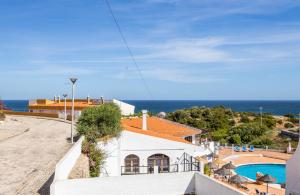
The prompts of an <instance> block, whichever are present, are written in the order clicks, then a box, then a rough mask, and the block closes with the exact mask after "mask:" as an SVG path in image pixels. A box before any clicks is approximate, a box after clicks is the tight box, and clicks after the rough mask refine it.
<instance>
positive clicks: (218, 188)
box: [195, 173, 246, 195]
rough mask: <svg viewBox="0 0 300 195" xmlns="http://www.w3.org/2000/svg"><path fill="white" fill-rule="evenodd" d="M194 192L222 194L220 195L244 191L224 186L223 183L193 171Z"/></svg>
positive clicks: (237, 193) (233, 194) (235, 194)
mask: <svg viewBox="0 0 300 195" xmlns="http://www.w3.org/2000/svg"><path fill="white" fill-rule="evenodd" d="M195 188H196V189H195V192H196V194H197V195H198V194H199V195H205V194H216V195H217V194H222V195H242V194H245V195H246V193H243V192H240V191H237V190H236V189H234V188H232V187H229V186H225V185H224V184H222V183H220V182H218V181H216V180H214V179H212V178H209V177H207V176H206V175H203V174H199V173H195Z"/></svg>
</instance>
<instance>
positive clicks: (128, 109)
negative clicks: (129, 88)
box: [112, 99, 135, 116]
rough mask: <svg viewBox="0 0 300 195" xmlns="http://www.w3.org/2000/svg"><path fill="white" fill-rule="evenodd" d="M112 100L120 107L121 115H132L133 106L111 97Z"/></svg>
mask: <svg viewBox="0 0 300 195" xmlns="http://www.w3.org/2000/svg"><path fill="white" fill-rule="evenodd" d="M112 102H113V103H115V104H117V105H118V106H119V107H120V109H121V112H122V115H124V116H128V115H133V114H134V109H135V106H133V105H130V104H127V103H125V102H121V101H119V100H116V99H113V100H112Z"/></svg>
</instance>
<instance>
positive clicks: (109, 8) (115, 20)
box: [105, 0, 153, 99]
mask: <svg viewBox="0 0 300 195" xmlns="http://www.w3.org/2000/svg"><path fill="white" fill-rule="evenodd" d="M105 2H106V5H107V7H108V10H109V12H110V14H111V16H112V17H113V19H114V22H115V24H116V26H117V29H118V31H119V33H120V35H121V38H122V40H123V42H124V44H125V46H126V48H127V50H128V53H129V55H130V57H131V59H132V61H133V64H134V65H135V67H136V69H137V72H138V74H139V76H140V79H141V80H142V82H143V84H144V86H145V89H146V90H147V92H148V93H149V95H150V97H151V99H153V95H152V93H151V90H150V88H149V86H148V84H147V82H146V80H145V79H144V77H143V74H142V71H141V69H140V67H139V65H138V63H137V62H136V60H135V57H134V55H133V53H132V51H131V49H130V47H129V46H128V43H127V41H126V38H125V35H124V33H123V31H122V29H121V26H120V24H119V22H118V20H117V18H116V17H115V14H114V13H113V10H112V8H111V5H110V3H109V0H105Z"/></svg>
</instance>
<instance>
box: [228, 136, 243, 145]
mask: <svg viewBox="0 0 300 195" xmlns="http://www.w3.org/2000/svg"><path fill="white" fill-rule="evenodd" d="M229 142H230V143H232V144H241V143H242V141H241V137H240V136H239V135H238V134H234V135H233V136H232V137H230V139H229Z"/></svg>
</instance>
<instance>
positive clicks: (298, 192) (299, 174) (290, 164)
mask: <svg viewBox="0 0 300 195" xmlns="http://www.w3.org/2000/svg"><path fill="white" fill-rule="evenodd" d="M299 143H300V141H299ZM285 194H286V195H300V144H298V147H297V149H296V151H295V153H294V155H293V156H292V157H291V158H290V159H289V160H288V161H287V163H286V191H285Z"/></svg>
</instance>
